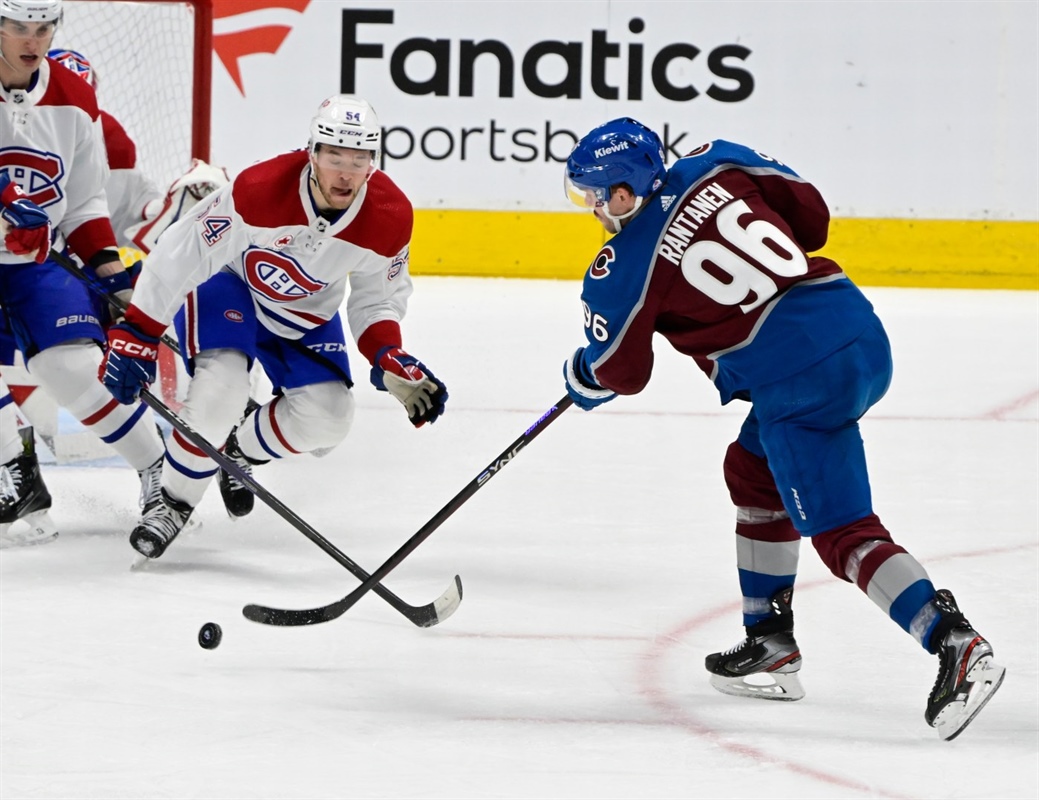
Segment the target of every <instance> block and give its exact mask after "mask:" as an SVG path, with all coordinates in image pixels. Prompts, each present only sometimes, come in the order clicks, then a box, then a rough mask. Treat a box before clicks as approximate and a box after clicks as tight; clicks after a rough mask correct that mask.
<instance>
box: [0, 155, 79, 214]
mask: <svg viewBox="0 0 1039 800" xmlns="http://www.w3.org/2000/svg"><path fill="white" fill-rule="evenodd" d="M0 174H6V175H7V177H8V178H9V179H10V180H11V181H12V182H13V183H17V184H18V185H19V186H21V187H22V190H23V191H24V192H25V194H26V195H27V196H28V198H29V199H30V200H32V201H33V202H34V203H36V205H38V206H42V207H46V206H49V205H51V204H53V203H57V202H58V201H59V200H61V199H62V197H64V196H65V194H64V192H63V191H62V188H61V180H62V179H63V178H64V177H65V166H64V164H63V163H62V160H61V159H60V158H59V157H58V156H56V155H54V154H53V153H39V152H37V151H36V150H27V149H25V148H23V147H4V148H0Z"/></svg>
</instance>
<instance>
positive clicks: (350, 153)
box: [314, 144, 375, 173]
mask: <svg viewBox="0 0 1039 800" xmlns="http://www.w3.org/2000/svg"><path fill="white" fill-rule="evenodd" d="M374 155H375V151H374V150H354V149H352V148H343V147H330V146H329V145H327V144H326V145H322V146H321V147H320V148H318V150H317V152H316V153H314V163H315V164H317V165H318V167H320V168H321V169H323V170H324V169H327V170H336V171H338V172H357V173H364V172H368V171H369V170H370V169H371V168H372V165H373V163H374V158H373V156H374Z"/></svg>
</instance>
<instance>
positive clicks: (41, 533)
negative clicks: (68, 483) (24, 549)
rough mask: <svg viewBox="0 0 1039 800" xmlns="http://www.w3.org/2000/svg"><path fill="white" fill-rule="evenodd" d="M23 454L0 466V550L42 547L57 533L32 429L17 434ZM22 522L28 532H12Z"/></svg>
mask: <svg viewBox="0 0 1039 800" xmlns="http://www.w3.org/2000/svg"><path fill="white" fill-rule="evenodd" d="M20 434H21V437H22V448H23V449H22V454H21V455H20V456H18V457H17V458H14V459H12V460H11V461H8V462H7V463H6V464H3V465H0V548H2V547H18V546H21V545H29V544H43V543H44V542H49V541H52V540H53V539H55V538H57V535H58V529H57V527H56V526H55V525H54V523H53V522H52V521H51V518H50V514H48V513H47V512H48V510H49V509H50V507H51V496H50V492H48V491H47V486H46V485H45V484H44V482H43V475H42V474H41V473H40V462H39V461H38V460H37V458H36V443H35V440H34V438H33V430H32V428H24V429H22V430H21V431H20ZM18 520H22V521H24V522H25V523H27V524H28V526H29V529H28V530H24V529H21V530H14V531H12V530H11V526H12V525H13V524H14V523H15V522H17V521H18Z"/></svg>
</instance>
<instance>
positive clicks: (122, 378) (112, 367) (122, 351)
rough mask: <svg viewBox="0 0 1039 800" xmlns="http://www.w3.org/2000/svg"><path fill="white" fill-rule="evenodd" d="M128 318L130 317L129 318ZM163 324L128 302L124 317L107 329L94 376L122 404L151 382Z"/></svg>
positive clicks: (157, 358) (152, 381)
mask: <svg viewBox="0 0 1039 800" xmlns="http://www.w3.org/2000/svg"><path fill="white" fill-rule="evenodd" d="M131 320H133V321H132V322H131ZM164 330H165V327H164V326H163V325H161V324H160V323H158V322H156V321H155V320H153V319H151V318H150V317H147V316H145V315H144V314H142V313H140V312H139V311H137V309H136V308H134V307H133V306H130V308H128V309H127V311H126V320H125V321H124V322H120V323H119V324H117V325H113V326H112V327H111V328H109V329H108V349H107V350H106V351H105V357H104V358H103V359H102V360H101V366H100V367H99V368H98V371H97V377H98V379H99V380H100V381H101V383H103V384H104V385H105V387H106V388H107V389H108V391H110V392H111V393H112V396H113V397H114V398H115V399H116V400H118V401H119V402H120V403H123V404H124V405H128V404H129V403H132V402H134V400H136V399H137V397H138V395H140V393H141V390H142V389H144V388H147V386H148V385H149V384H152V383H155V362H156V361H158V360H159V339H160V338H161V337H162V334H163V331H164Z"/></svg>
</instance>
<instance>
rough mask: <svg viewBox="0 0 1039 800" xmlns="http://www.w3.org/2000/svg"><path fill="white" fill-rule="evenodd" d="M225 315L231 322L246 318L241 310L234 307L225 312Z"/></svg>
mask: <svg viewBox="0 0 1039 800" xmlns="http://www.w3.org/2000/svg"><path fill="white" fill-rule="evenodd" d="M224 316H225V317H226V318H227V319H228V320H230V321H231V322H242V321H243V320H244V319H245V314H243V313H242V312H241V311H236V310H235V309H233V308H229V309H227V311H225V312H224Z"/></svg>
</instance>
